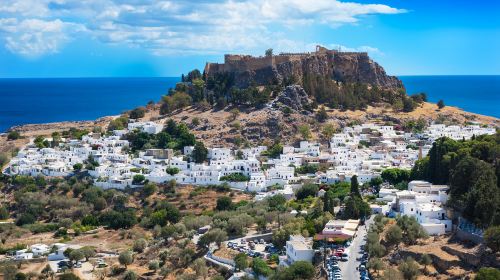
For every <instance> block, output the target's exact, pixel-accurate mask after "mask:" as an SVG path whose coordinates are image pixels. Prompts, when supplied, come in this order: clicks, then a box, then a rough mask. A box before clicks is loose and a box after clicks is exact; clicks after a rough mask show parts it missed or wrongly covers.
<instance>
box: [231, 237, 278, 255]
mask: <svg viewBox="0 0 500 280" xmlns="http://www.w3.org/2000/svg"><path fill="white" fill-rule="evenodd" d="M225 244H226V246H227V248H229V249H232V250H235V251H238V252H241V253H245V254H247V255H248V256H250V257H261V258H264V259H267V258H269V256H270V255H272V254H277V253H278V252H279V250H278V249H277V248H275V247H274V245H273V244H271V243H269V242H266V241H265V240H264V239H263V238H255V239H252V240H249V241H247V239H246V238H239V239H233V240H230V241H227V242H225Z"/></svg>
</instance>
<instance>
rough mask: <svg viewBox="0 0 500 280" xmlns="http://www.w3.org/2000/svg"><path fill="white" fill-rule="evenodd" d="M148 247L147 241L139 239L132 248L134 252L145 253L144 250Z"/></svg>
mask: <svg viewBox="0 0 500 280" xmlns="http://www.w3.org/2000/svg"><path fill="white" fill-rule="evenodd" d="M147 246H148V243H147V242H146V239H144V238H139V239H137V240H135V241H134V245H133V246H132V248H133V250H134V251H135V252H138V253H142V252H144V249H146V247H147Z"/></svg>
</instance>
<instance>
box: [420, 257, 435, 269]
mask: <svg viewBox="0 0 500 280" xmlns="http://www.w3.org/2000/svg"><path fill="white" fill-rule="evenodd" d="M420 263H421V264H422V265H423V266H424V271H427V266H428V265H431V264H432V258H431V256H429V255H428V254H423V255H422V257H421V258H420Z"/></svg>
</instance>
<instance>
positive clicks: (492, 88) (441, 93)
mask: <svg viewBox="0 0 500 280" xmlns="http://www.w3.org/2000/svg"><path fill="white" fill-rule="evenodd" d="M399 78H400V79H401V80H402V81H403V84H404V85H405V87H406V91H407V92H408V94H414V93H419V92H425V93H427V98H428V99H429V101H430V102H434V103H437V102H438V101H439V100H440V99H442V100H443V101H444V104H445V105H450V106H456V107H459V108H462V109H464V110H465V111H468V112H473V113H477V114H482V115H487V116H494V117H497V118H500V76H401V77H399Z"/></svg>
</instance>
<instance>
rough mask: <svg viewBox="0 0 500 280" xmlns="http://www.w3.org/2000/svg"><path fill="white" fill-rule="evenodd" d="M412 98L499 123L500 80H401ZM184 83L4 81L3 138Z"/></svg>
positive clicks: (130, 104)
mask: <svg viewBox="0 0 500 280" xmlns="http://www.w3.org/2000/svg"><path fill="white" fill-rule="evenodd" d="M400 78H401V80H402V81H403V83H404V84H405V86H406V89H407V91H408V93H410V94H411V93H418V92H426V93H427V95H428V98H429V100H430V101H431V102H437V101H438V100H439V99H443V100H444V102H445V104H446V105H453V106H457V107H460V108H462V109H464V110H466V111H471V112H475V113H479V114H484V115H491V116H495V117H500V110H499V109H498V108H500V76H402V77H400ZM178 81H179V78H172V77H170V78H50V79H0V132H2V131H5V130H7V129H8V128H9V127H12V126H14V125H20V124H27V123H47V122H57V121H76V120H93V119H96V118H99V117H102V116H108V115H117V114H120V113H122V112H123V111H126V110H129V109H133V108H135V107H137V106H142V105H146V104H147V103H148V102H149V101H151V100H153V101H158V100H160V98H161V96H162V95H165V94H166V93H167V91H168V89H169V88H170V87H173V86H174V85H175V83H176V82H178Z"/></svg>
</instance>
